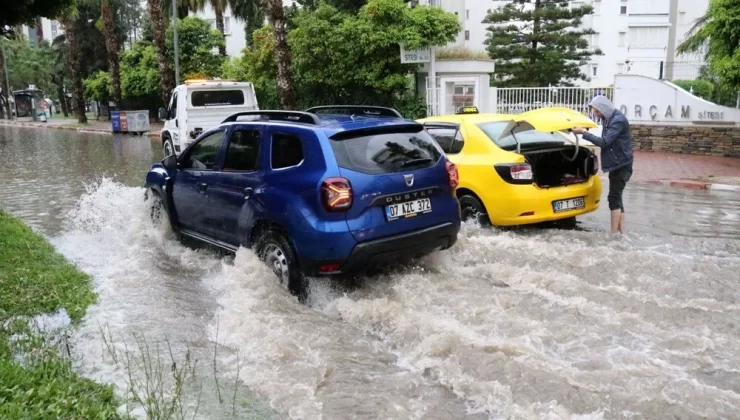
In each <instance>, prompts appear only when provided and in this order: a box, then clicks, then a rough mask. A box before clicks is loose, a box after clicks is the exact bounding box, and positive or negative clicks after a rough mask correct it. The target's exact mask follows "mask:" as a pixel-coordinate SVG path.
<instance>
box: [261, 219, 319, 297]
mask: <svg viewBox="0 0 740 420" xmlns="http://www.w3.org/2000/svg"><path fill="white" fill-rule="evenodd" d="M256 249H257V255H258V256H259V258H260V259H261V260H262V261H264V262H265V264H267V266H268V267H270V268H271V269H272V272H273V273H274V274H275V276H277V278H278V281H279V282H280V285H281V286H282V287H284V288H286V289H288V291H290V293H292V294H293V295H295V296H297V297H298V300H299V301H300V302H305V301H306V299H307V298H308V282H307V280H306V277H305V276H304V275H303V273H302V272H301V269H300V267H299V265H298V258H297V257H296V255H295V252H293V247H291V246H290V243H289V242H288V239H287V238H286V237H285V236H284V235H283V234H282V233H280V232H277V231H273V230H270V231H267V232H266V233H265V234H263V235H262V237H261V238H260V239H259V240H258V241H257V247H256Z"/></svg>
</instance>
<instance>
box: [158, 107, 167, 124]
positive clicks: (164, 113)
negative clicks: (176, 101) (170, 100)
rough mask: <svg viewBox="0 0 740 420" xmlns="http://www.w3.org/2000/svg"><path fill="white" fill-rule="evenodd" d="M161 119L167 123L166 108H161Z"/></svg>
mask: <svg viewBox="0 0 740 420" xmlns="http://www.w3.org/2000/svg"><path fill="white" fill-rule="evenodd" d="M159 119H160V120H162V121H165V120H166V119H167V110H166V109H164V108H159Z"/></svg>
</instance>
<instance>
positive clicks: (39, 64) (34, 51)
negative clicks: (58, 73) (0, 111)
mask: <svg viewBox="0 0 740 420" xmlns="http://www.w3.org/2000/svg"><path fill="white" fill-rule="evenodd" d="M5 53H6V54H7V55H8V79H9V81H10V86H11V87H13V88H14V89H25V88H27V87H28V85H36V87H37V88H39V89H41V90H43V91H44V92H50V91H53V90H54V84H53V80H52V79H53V77H52V72H53V54H52V51H51V48H50V47H49V45H48V44H47V43H42V44H41V45H40V46H39V47H36V46H35V45H34V43H33V42H32V41H30V40H27V39H25V38H20V39H14V40H8V41H5ZM2 85H3V87H5V79H3V81H2Z"/></svg>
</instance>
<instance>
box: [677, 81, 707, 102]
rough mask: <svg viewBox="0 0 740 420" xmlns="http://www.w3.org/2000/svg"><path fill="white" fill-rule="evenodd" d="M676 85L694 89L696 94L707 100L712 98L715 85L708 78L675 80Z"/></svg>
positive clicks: (688, 90)
mask: <svg viewBox="0 0 740 420" xmlns="http://www.w3.org/2000/svg"><path fill="white" fill-rule="evenodd" d="M673 84H674V85H676V86H678V87H680V88H682V89H684V90H686V91H687V92H691V91H692V90H693V92H694V95H696V96H698V97H700V98H702V99H704V100H707V101H711V100H712V94H713V93H714V85H712V83H711V82H708V81H706V80H676V81H674V82H673Z"/></svg>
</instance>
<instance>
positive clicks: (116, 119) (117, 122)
mask: <svg viewBox="0 0 740 420" xmlns="http://www.w3.org/2000/svg"><path fill="white" fill-rule="evenodd" d="M110 122H111V125H112V128H113V132H114V133H120V132H121V113H120V111H111V113H110Z"/></svg>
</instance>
